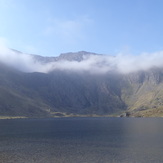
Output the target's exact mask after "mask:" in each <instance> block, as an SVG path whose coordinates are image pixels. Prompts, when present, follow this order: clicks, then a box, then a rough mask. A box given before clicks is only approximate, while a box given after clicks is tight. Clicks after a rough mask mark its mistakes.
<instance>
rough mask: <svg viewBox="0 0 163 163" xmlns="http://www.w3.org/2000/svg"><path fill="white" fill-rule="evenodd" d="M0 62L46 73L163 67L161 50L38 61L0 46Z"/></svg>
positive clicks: (101, 71)
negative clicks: (54, 71)
mask: <svg viewBox="0 0 163 163" xmlns="http://www.w3.org/2000/svg"><path fill="white" fill-rule="evenodd" d="M0 62H1V63H4V64H6V65H8V66H10V67H12V68H15V69H17V70H20V71H23V72H42V73H48V72H51V71H53V70H63V71H64V70H68V71H77V72H79V71H80V72H83V71H88V72H90V73H107V72H109V71H116V72H120V73H131V72H136V71H140V70H144V71H146V70H148V69H150V68H153V67H163V51H160V52H155V53H142V54H140V55H132V54H123V53H119V54H117V55H116V56H109V55H89V56H85V57H84V59H83V60H82V61H80V62H78V61H67V60H58V61H54V62H49V63H45V62H41V61H38V60H37V59H36V58H35V57H34V56H33V55H29V54H24V53H19V52H17V51H13V50H11V49H8V48H6V47H4V46H0Z"/></svg>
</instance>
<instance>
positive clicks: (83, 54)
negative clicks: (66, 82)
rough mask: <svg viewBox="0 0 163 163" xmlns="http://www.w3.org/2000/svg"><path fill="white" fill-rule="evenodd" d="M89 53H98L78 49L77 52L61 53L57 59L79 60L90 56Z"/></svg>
mask: <svg viewBox="0 0 163 163" xmlns="http://www.w3.org/2000/svg"><path fill="white" fill-rule="evenodd" d="M91 55H99V54H96V53H91V52H86V51H79V52H69V53H61V54H60V56H59V57H58V58H59V60H68V61H78V62H80V61H82V60H83V59H84V57H86V56H91Z"/></svg>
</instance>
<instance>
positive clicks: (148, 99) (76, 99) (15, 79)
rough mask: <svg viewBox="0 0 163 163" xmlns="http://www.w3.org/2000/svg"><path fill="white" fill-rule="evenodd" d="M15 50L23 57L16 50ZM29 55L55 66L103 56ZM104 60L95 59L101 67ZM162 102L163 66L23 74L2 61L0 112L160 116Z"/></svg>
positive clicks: (24, 114)
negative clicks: (143, 68) (97, 71)
mask: <svg viewBox="0 0 163 163" xmlns="http://www.w3.org/2000/svg"><path fill="white" fill-rule="evenodd" d="M14 53H16V54H17V53H18V54H19V55H23V54H22V53H21V52H18V51H15V50H14ZM29 56H30V57H32V58H33V60H34V62H36V63H41V65H43V66H46V65H48V64H49V63H50V64H51V63H53V66H55V64H58V63H61V64H64V63H65V62H62V61H66V63H67V62H68V63H72V62H73V63H75V64H76V63H80V62H81V63H83V61H85V60H86V61H87V62H88V61H89V60H87V59H88V58H90V57H92V56H95V57H99V56H101V55H100V54H96V53H89V52H85V51H81V52H77V53H64V54H61V55H60V56H58V57H42V56H39V55H29ZM98 59H99V58H98ZM84 63H85V62H84ZM92 63H93V64H95V63H94V62H91V64H92ZM103 64H105V63H104V61H103V60H102V62H101V61H100V62H99V60H98V66H100V68H102V66H103ZM83 65H85V64H83ZM83 65H82V66H83ZM68 66H71V64H69V65H68ZM93 68H94V67H93ZM162 105H163V68H158V67H153V68H150V69H148V70H141V71H135V72H131V73H120V72H117V71H112V70H111V71H108V72H105V73H96V71H93V73H92V71H91V72H90V71H86V70H85V69H84V71H72V70H71V69H68V70H63V69H53V70H51V71H49V72H47V73H42V72H23V71H20V70H19V69H17V68H15V67H14V68H13V67H12V66H9V65H7V64H5V63H3V62H0V115H1V116H19V117H21V116H25V117H55V116H120V115H121V116H126V115H127V116H128V115H131V116H163V107H162Z"/></svg>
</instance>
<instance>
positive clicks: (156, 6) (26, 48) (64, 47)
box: [0, 0, 163, 56]
mask: <svg viewBox="0 0 163 163" xmlns="http://www.w3.org/2000/svg"><path fill="white" fill-rule="evenodd" d="M162 15H163V1H162V0H0V43H1V44H6V45H7V46H8V47H9V48H13V49H16V50H19V51H22V52H24V53H32V54H40V55H44V56H58V55H59V54H60V53H66V52H76V51H81V50H84V51H89V52H96V53H100V54H110V55H116V54H117V53H131V54H134V55H138V54H140V53H143V52H147V53H153V52H157V51H162V50H163V38H162V36H163V20H162Z"/></svg>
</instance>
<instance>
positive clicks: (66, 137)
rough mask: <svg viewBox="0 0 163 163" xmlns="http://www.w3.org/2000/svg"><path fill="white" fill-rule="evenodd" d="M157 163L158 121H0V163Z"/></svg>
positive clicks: (161, 147) (161, 145)
mask: <svg viewBox="0 0 163 163" xmlns="http://www.w3.org/2000/svg"><path fill="white" fill-rule="evenodd" d="M3 162H4V163H34V162H35V163H150V162H151V163H153V162H154V163H162V162H163V119H162V118H59V119H17V120H0V163H3Z"/></svg>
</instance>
